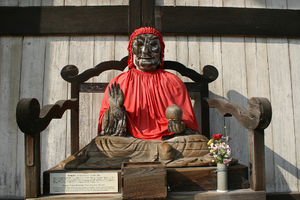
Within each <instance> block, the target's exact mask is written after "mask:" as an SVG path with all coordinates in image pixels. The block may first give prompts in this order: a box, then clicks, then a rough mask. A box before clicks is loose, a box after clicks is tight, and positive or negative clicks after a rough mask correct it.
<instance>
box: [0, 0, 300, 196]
mask: <svg viewBox="0 0 300 200" xmlns="http://www.w3.org/2000/svg"><path fill="white" fill-rule="evenodd" d="M20 2H21V3H20ZM40 2H41V1H24V0H19V1H14V0H7V1H4V0H2V1H0V3H1V5H3V6H6V5H11V6H18V5H20V6H21V5H22V6H36V5H41V4H40ZM72 2H73V1H72ZM74 2H75V1H74ZM89 2H90V5H92V3H93V4H94V5H98V3H99V2H102V3H103V4H105V2H106V3H107V5H108V4H110V3H115V1H113V2H110V1H99V0H97V1H96V0H87V5H88V3H89ZM224 2H225V1H224ZM276 2H277V6H276V7H275V6H274V5H275V3H276ZM286 2H287V4H286ZM51 3H53V4H55V5H62V3H63V1H62V0H55V1H52V0H50V1H48V2H44V1H42V5H51ZM117 3H118V2H117ZM117 3H116V4H117ZM157 3H160V4H161V5H163V4H164V5H170V6H174V5H179V4H180V0H177V1H175V0H165V1H157ZM176 3H178V4H176ZM267 3H268V7H267V8H268V9H272V8H284V9H285V8H286V5H288V8H289V9H299V8H300V6H299V4H300V3H299V1H298V0H287V1H285V0H284V1H274V0H270V1H267ZM74 4H75V3H74ZM119 5H120V4H119ZM199 5H201V6H211V5H212V6H223V1H222V0H200V1H199ZM272 5H273V6H272ZM283 5H285V6H283ZM195 6H197V5H195ZM232 6H236V5H233V4H232ZM254 6H255V7H257V8H266V3H265V1H264V0H255V1H254V0H246V1H245V7H249V8H250V7H254ZM105 37H107V40H106V41H107V43H114V45H113V46H116V47H117V48H119V47H120V45H119V43H120V42H122V44H123V45H121V46H122V47H121V48H124V47H125V48H126V46H127V42H126V41H127V37H126V36H123V37H124V38H123V37H121V36H120V37H119V36H118V37H115V36H105ZM52 38H56V37H52ZM63 38H66V40H68V38H69V37H63ZM96 38H98V39H96ZM96 38H95V49H98V50H97V53H96V50H94V56H93V57H94V58H93V60H94V61H93V65H91V66H87V67H92V66H94V64H96V63H99V62H101V61H104V60H102V59H101V60H100V59H99V60H98V58H97V56H100V55H101V56H102V54H103V52H102V51H101V49H102V47H100V46H101V45H100V46H99V47H97V46H98V44H97V42H96V41H97V40H99V39H100V38H102V36H97V37H96ZM118 38H122V40H121V39H118ZM174 38H175V39H174ZM177 38H179V37H176V36H167V37H165V41H166V44H167V47H166V50H167V52H166V60H176V59H177V45H178V43H177ZM188 38H189V37H188ZM188 38H187V39H186V41H185V42H186V43H188V42H189V41H188ZM222 38H223V37H212V41H213V42H214V43H213V44H211V43H210V37H208V38H205V37H199V39H197V40H199V41H198V42H199V46H200V64H201V65H200V66H201V67H202V66H203V65H205V64H213V65H214V66H216V67H217V68H218V70H219V72H220V75H219V78H218V79H217V81H216V82H215V83H213V86H212V85H211V91H212V92H214V93H215V94H216V95H220V96H226V93H225V94H223V81H228V79H230V78H229V77H227V75H226V74H225V75H226V76H223V73H221V71H223V64H222V63H223V60H222V54H223V52H222V46H223V43H222ZM25 40H26V41H28V40H29V39H28V38H27V37H26V38H25ZM35 40H37V38H35ZM50 40H52V39H50ZM235 40H236V41H237V42H238V39H235ZM1 41H5V43H11V44H13V43H15V42H14V41H17V42H16V44H17V45H16V46H15V48H14V49H13V48H11V47H10V45H9V46H8V48H6V47H5V50H6V51H9V52H12V53H11V55H8V56H5V57H6V59H4V61H3V59H1V61H0V62H1V67H2V68H1V69H4V68H5V70H6V71H7V70H8V68H7V67H8V66H12V65H11V64H7V62H8V60H11V61H14V62H17V61H18V60H19V62H21V60H32V62H33V64H32V65H34V66H36V67H39V68H44V67H45V72H46V70H50V69H47V68H49V66H48V64H46V65H40V63H44V62H43V61H40V60H39V59H42V60H43V58H41V57H39V58H35V56H38V54H35V53H32V54H30V53H25V52H24V54H23V55H21V54H22V53H17V54H15V53H14V52H15V50H16V51H19V52H20V51H21V52H22V48H26V49H28V47H25V46H26V44H25V43H24V44H22V38H21V37H19V38H17V37H12V38H7V37H2V38H1ZM276 41H277V40H274V39H266V38H253V37H246V38H245V59H246V75H247V80H246V83H247V95H246V96H247V98H249V97H252V96H264V95H267V91H269V90H272V91H273V97H275V98H277V100H276V102H277V103H275V102H273V101H274V100H273V99H271V100H272V105H273V108H274V110H277V109H278V107H281V105H283V106H286V105H285V104H286V102H292V105H293V106H292V107H290V108H289V111H291V112H292V111H293V113H292V116H290V113H288V116H289V119H291V121H290V122H284V124H285V125H283V124H282V123H281V121H279V120H278V119H276V118H275V119H273V120H274V121H273V123H274V124H278V125H275V126H273V125H272V126H270V127H269V128H268V129H267V130H266V134H265V144H266V150H265V152H266V169H267V170H266V178H267V179H266V181H267V191H270V192H271V191H279V190H291V189H293V190H296V189H297V188H296V187H298V189H297V190H298V191H299V189H300V188H299V185H300V184H299V179H300V177H299V173H298V176H297V175H296V174H295V173H294V172H297V169H299V166H300V163H299V160H300V159H299V154H298V153H297V150H298V146H299V128H298V124H299V116H298V114H297V110H299V109H298V104H299V103H298V99H299V97H298V95H299V91H298V89H299V87H298V86H297V85H299V84H298V82H299V81H298V79H299V73H300V72H299V71H298V69H299V67H298V66H299V61H298V57H299V56H298V55H299V46H300V44H299V40H298V39H288V40H284V42H283V43H282V44H281V46H280V45H279V47H277V48H276V49H277V50H278V49H279V50H280V49H281V48H282V46H286V45H287V47H284V48H285V51H287V52H289V54H288V53H284V54H281V53H279V52H278V53H275V55H273V54H274V53H273V52H276V51H277V50H276V49H275V50H272V49H273V45H276ZM280 41H281V40H280ZM239 42H242V41H239ZM272 42H274V44H272ZM20 43H21V44H20ZM100 43H102V41H100ZM242 43H243V42H242ZM47 45H48V41H46V46H45V48H46V52H47V48H48V46H47ZM170 45H171V46H170ZM211 45H213V48H212V47H211ZM13 46H14V45H13ZM107 46H110V45H106V46H105V48H109V49H110V48H112V47H111V46H110V47H107ZM35 48H38V51H43V50H42V47H38V45H37V46H36V47H35ZM228 48H234V45H233V44H232V45H231V44H230V45H228ZM240 49H241V52H240V54H243V51H244V50H243V48H240ZM279 50H278V51H279ZM25 51H28V50H25ZM55 51H57V53H58V54H59V53H62V52H58V50H55ZM109 51H116V50H111V49H110V50H109ZM122 51H123V52H121V53H123V54H124V55H126V49H124V50H122ZM104 53H105V54H106V53H107V52H106V51H104ZM121 53H120V54H121ZM109 54H110V55H114V53H109ZM212 54H213V59H211V57H212ZM270 54H271V55H270ZM124 55H122V56H124ZM183 55H185V56H187V55H186V54H183ZM45 56H47V53H45ZM68 56H70V53H68ZM104 57H105V58H107V60H110V59H111V58H110V56H108V55H104ZM223 57H224V56H223ZM269 57H272V58H274V59H275V58H276V57H279V58H281V59H282V58H283V57H287V58H286V59H287V60H289V62H285V64H283V66H284V67H285V68H289V67H290V76H291V78H290V81H291V82H290V84H292V85H291V89H290V92H289V93H288V95H291V96H285V95H286V93H287V92H286V91H284V92H283V96H282V92H281V91H277V94H278V93H279V95H278V96H277V95H276V96H275V94H274V91H276V90H278V89H277V88H278V87H281V86H278V84H281V83H283V84H284V85H287V84H289V83H288V82H287V81H288V79H281V80H282V81H281V82H279V81H276V76H277V75H278V76H279V77H281V72H280V71H279V70H277V68H278V63H277V62H276V61H269ZM8 58H11V59H8ZM12 58H14V59H12ZM113 59H115V58H113ZM180 59H182V60H186V61H185V62H186V63H187V62H189V61H188V59H186V58H180ZM233 59H234V58H233ZM33 60H34V61H33ZM97 60H98V61H97ZM211 60H212V61H211ZM26 62H29V61H26ZM26 62H25V61H23V63H24V64H23V65H22V68H24V69H22V70H24V71H26V70H30V69H29V68H27V66H28V64H25V63H26ZM211 62H218V63H219V64H217V63H211ZM270 62H271V63H270ZM2 63H5V64H4V65H2ZM66 64H68V63H62V62H61V63H58V65H57V67H58V68H59V67H62V66H64V65H66ZM70 64H71V63H70ZM20 65H21V64H20ZM52 66H53V65H51V68H52ZM3 67H4V68H3ZM79 67H80V66H79ZM271 68H272V69H271ZM51 70H52V69H51ZM59 70H60V69H59ZM270 70H272V77H273V80H275V81H274V82H272V84H270V83H269V76H270V75H268V74H269V72H270ZM26 73H27V72H26ZM26 73H25V74H26ZM46 73H48V72H46ZM46 73H45V74H46ZM51 73H52V72H51ZM284 73H287V72H286V71H285V72H284ZM13 74H14V75H13V77H11V78H9V84H13V83H15V84H17V85H19V84H18V83H17V80H16V76H15V74H17V73H16V72H15V71H14V73H13ZM53 74H54V72H53ZM114 75H115V74H112V75H111V76H114ZM0 76H1V75H0ZM39 76H41V74H40V75H39ZM57 76H58V77H57V78H58V79H60V77H59V74H57ZM238 76H240V74H239V73H237V75H236V76H233V77H232V78H233V79H235V78H236V77H238ZM222 77H223V78H222ZM274 77H275V78H274ZM285 77H286V75H285ZM45 78H46V76H45ZM21 79H23V81H25V79H26V77H24V76H21ZM27 79H28V76H27ZM100 79H102V77H101V78H100ZM107 79H108V78H107ZM107 79H105V80H107ZM0 80H1V81H3V80H2V79H1V78H0ZM25 82H27V81H25ZM44 82H45V81H43V84H44ZM52 84H54V83H52ZM35 87H40V85H39V84H33V85H32V89H31V88H28V87H27V88H28V89H26V88H25V87H24V88H23V92H22V94H24V96H23V97H29V96H28V95H30V91H31V90H34V88H35ZM57 87H58V88H60V87H61V86H60V85H57ZM42 88H43V90H41V91H44V92H48V91H46V88H45V86H42ZM229 89H233V88H229ZM2 91H3V90H2V89H1V92H2ZM15 92H16V91H15ZM238 92H240V91H238ZM26 93H28V95H25V94H26ZM269 93H270V92H269ZM5 94H6V93H3V96H4V95H5ZM55 95H56V94H55ZM269 95H270V94H269ZM31 96H34V97H36V96H35V95H31ZM31 96H30V97H31ZM42 96H43V98H44V96H47V94H43V95H42ZM51 96H52V94H51V95H49V96H48V98H49V99H48V100H49V102H50V98H51ZM6 97H7V96H6V95H5V97H2V95H1V98H4V99H5V101H7V99H6ZM265 97H268V96H265ZM291 98H293V99H292V100H291ZM94 99H96V100H94ZM97 99H98V97H96V98H94V97H93V102H99V101H98V100H97ZM48 100H45V101H48ZM53 100H54V101H56V100H58V99H55V98H54V97H53ZM51 102H52V103H53V101H52V100H51ZM51 102H50V103H51ZM236 103H240V102H236ZM1 104H2V105H3V107H5V105H7V104H5V102H4V103H3V102H2V100H1ZM93 105H94V103H93ZM97 107H98V105H95V106H94V108H93V110H95V111H94V112H95V113H94V114H93V118H94V119H93V123H94V125H93V126H95V124H96V123H97V122H94V120H95V118H97V113H96V112H98V111H99V108H97ZM7 109H8V108H7ZM9 112H10V114H9V115H11V116H13V115H14V114H15V110H14V109H9ZM286 112H287V111H284V113H286ZM278 113H279V114H280V115H283V114H284V113H283V114H282V113H281V112H278ZM284 115H285V114H284ZM283 118H285V117H284V116H283ZM220 120H221V121H222V118H220ZM285 120H286V119H284V120H283V121H285ZM13 121H14V120H11V123H13ZM55 121H56V120H55ZM2 122H4V121H2ZM52 123H53V124H54V126H55V124H56V122H52ZM286 123H288V124H286ZM211 124H212V125H211V129H212V133H216V132H217V131H220V132H221V131H223V126H222V127H218V128H217V127H216V126H215V125H214V124H220V123H219V122H217V119H216V118H214V117H211ZM7 126H8V125H7ZM66 126H69V124H67V125H66ZM278 126H284V128H280V130H277V127H278ZM2 127H3V126H2V124H1V128H2ZM4 127H6V126H4ZM292 127H294V130H293V129H292ZM52 128H54V127H51V129H52ZM274 128H275V130H272V129H274ZM4 129H6V132H9V133H12V134H14V133H16V132H14V131H13V130H14V129H9V130H8V128H4ZM282 129H285V130H282ZM214 130H215V131H214ZM49 131H51V132H52V133H54V132H56V131H57V130H56V129H53V130H49ZM57 132H59V131H57ZM1 133H2V132H1ZM286 134H288V136H285V135H286ZM293 134H294V136H292V135H293ZM49 137H50V135H49ZM283 137H291V138H292V137H295V138H296V139H295V141H291V142H292V143H291V144H292V146H294V147H295V148H294V150H292V148H291V145H290V144H289V142H288V141H285V140H283ZM9 138H10V139H9V141H11V142H12V144H13V145H16V146H17V147H13V145H12V146H11V149H13V148H17V150H16V152H17V153H16V154H17V155H16V160H17V161H16V162H15V161H14V160H15V159H14V156H12V157H11V159H9V158H6V157H1V159H0V163H1V164H0V166H3V168H2V169H3V171H9V170H10V169H9V167H10V166H16V168H17V172H16V173H17V175H16V177H15V178H13V177H12V179H11V180H9V181H8V185H6V186H5V187H1V189H0V196H5V197H6V196H10V197H12V196H22V195H23V180H24V179H23V178H22V177H23V176H24V171H23V168H24V166H23V163H24V161H23V159H24V157H23V154H24V147H23V140H24V139H23V135H22V134H19V133H18V140H17V141H15V143H13V141H12V140H11V138H12V136H9ZM67 138H69V137H67ZM273 140H276V143H275V142H273ZM282 140H283V141H282ZM4 141H6V140H3V141H2V140H1V141H0V148H2V147H3V149H6V147H7V146H8V145H7V144H6V143H5V142H4ZM236 142H239V140H238V141H236ZM282 142H284V144H285V145H283V146H282V147H279V146H278V145H281V143H282ZM293 142H294V143H295V144H293ZM286 146H288V147H289V148H290V149H288V150H287V151H286V150H285V148H283V147H286ZM68 149H69V147H68V148H67V152H69V153H70V150H68ZM51 150H53V149H51ZM279 150H280V151H279ZM11 151H12V152H13V151H14V150H11ZM45 152H46V151H45ZM294 152H296V153H294ZM49 153H50V152H49ZM69 153H67V154H69ZM278 153H280V155H281V158H279V159H277V160H276V162H275V163H274V158H276V157H277V156H276V154H277V155H278ZM288 154H289V155H288ZM291 154H293V155H294V158H295V159H296V160H293V159H294V158H292V156H290V155H291ZM277 158H278V157H277ZM50 160H52V158H50ZM290 160H292V162H290ZM51 162H52V161H51ZM8 163H12V165H9V167H8ZM42 164H43V163H42ZM278 166H279V169H278ZM282 166H284V167H286V166H287V167H288V168H287V169H288V171H286V170H285V169H283V168H282ZM276 167H277V171H279V172H281V171H284V172H285V174H284V175H283V176H282V175H280V174H278V173H277V171H276V174H275V168H276ZM275 176H277V178H276V180H275ZM0 177H1V180H4V175H3V174H0ZM13 179H14V180H17V181H12V180H13ZM6 180H8V179H6ZM279 180H282V181H283V182H286V183H287V185H285V186H281V183H280V181H279ZM295 183H297V184H298V186H297V184H295ZM276 185H277V186H276ZM290 185H292V186H291V187H290ZM7 188H10V189H8V190H7Z"/></svg>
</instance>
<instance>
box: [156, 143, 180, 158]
mask: <svg viewBox="0 0 300 200" xmlns="http://www.w3.org/2000/svg"><path fill="white" fill-rule="evenodd" d="M175 157H176V150H175V149H174V148H173V147H172V146H171V145H170V144H168V143H166V142H163V143H161V144H160V146H159V158H160V160H174V159H175Z"/></svg>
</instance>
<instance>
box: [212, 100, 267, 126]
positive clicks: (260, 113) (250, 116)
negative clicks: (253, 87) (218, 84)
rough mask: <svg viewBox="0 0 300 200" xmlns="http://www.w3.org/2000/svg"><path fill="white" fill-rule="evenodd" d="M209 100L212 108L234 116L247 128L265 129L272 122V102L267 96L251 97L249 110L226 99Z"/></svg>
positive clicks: (224, 114)
mask: <svg viewBox="0 0 300 200" xmlns="http://www.w3.org/2000/svg"><path fill="white" fill-rule="evenodd" d="M207 102H208V105H209V107H210V108H216V109H218V110H219V112H220V113H221V114H222V115H223V116H228V115H232V116H234V117H235V118H236V120H237V121H238V122H239V123H240V124H241V125H242V126H243V127H245V128H247V129H251V130H254V129H265V128H267V127H268V126H269V124H270V122H271V118H272V108H271V103H270V101H269V100H268V99H266V98H261V97H253V98H251V99H250V100H249V102H248V110H247V109H245V108H244V107H242V106H240V105H238V104H233V103H230V102H228V101H226V100H225V99H207Z"/></svg>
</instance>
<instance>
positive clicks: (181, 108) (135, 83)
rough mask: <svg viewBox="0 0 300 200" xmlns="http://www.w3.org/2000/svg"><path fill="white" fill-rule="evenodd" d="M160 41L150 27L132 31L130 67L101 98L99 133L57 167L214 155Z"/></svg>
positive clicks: (197, 160)
mask: <svg viewBox="0 0 300 200" xmlns="http://www.w3.org/2000/svg"><path fill="white" fill-rule="evenodd" d="M164 48H165V45H164V42H163V38H162V35H161V34H160V33H159V32H158V31H157V30H156V29H154V28H150V27H142V28H139V29H136V30H135V31H134V32H133V33H132V35H131V36H130V40H129V45H128V52H129V58H128V67H129V70H128V71H126V72H123V73H122V74H120V75H118V76H117V77H115V78H113V79H112V80H111V81H110V83H109V85H108V87H107V88H106V91H105V93H104V97H103V100H102V104H101V108H100V115H99V126H98V136H97V137H96V138H94V139H93V140H92V141H91V142H90V143H89V144H88V145H87V146H86V147H84V148H83V149H81V150H79V151H78V152H77V153H75V154H74V155H72V156H70V157H69V158H67V159H66V160H64V161H63V162H61V163H60V164H59V165H58V166H57V167H59V168H64V169H91V168H92V169H102V168H120V167H121V164H122V162H125V161H126V162H128V161H129V162H130V161H132V162H138V161H143V162H145V161H147V162H151V161H160V162H161V163H162V164H164V165H165V166H170V167H183V166H205V165H210V164H211V161H212V157H211V156H210V155H209V149H208V146H207V142H208V139H207V138H206V137H205V136H204V135H202V134H200V133H199V130H198V125H197V121H196V117H195V114H194V111H193V107H192V104H191V101H190V98H189V95H188V92H187V89H186V87H185V84H184V83H183V82H182V81H181V80H180V79H179V78H178V77H177V76H176V75H174V74H172V73H170V72H167V71H165V70H164V61H163V58H164Z"/></svg>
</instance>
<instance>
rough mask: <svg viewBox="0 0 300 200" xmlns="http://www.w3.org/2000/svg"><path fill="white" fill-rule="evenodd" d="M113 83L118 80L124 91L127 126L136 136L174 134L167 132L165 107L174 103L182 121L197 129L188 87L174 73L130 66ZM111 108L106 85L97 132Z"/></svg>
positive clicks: (155, 138) (146, 136) (160, 137)
mask: <svg viewBox="0 0 300 200" xmlns="http://www.w3.org/2000/svg"><path fill="white" fill-rule="evenodd" d="M113 82H117V83H119V84H120V88H121V89H122V90H123V92H124V96H125V100H124V106H125V109H126V115H127V116H126V117H127V128H128V130H129V132H130V133H131V134H132V136H133V137H136V138H140V139H147V140H161V139H162V136H164V135H171V134H172V133H171V132H169V131H168V126H167V123H168V120H167V119H166V117H165V110H166V108H167V107H168V106H170V105H173V104H176V105H178V106H179V107H180V108H181V109H182V110H183V117H182V120H183V121H184V122H185V124H186V126H187V127H189V128H191V129H193V130H196V131H198V125H197V121H196V117H195V114H194V111H193V108H192V105H191V101H190V98H189V95H188V92H187V89H186V87H185V85H184V83H183V82H182V81H181V80H180V79H179V78H178V77H177V76H175V75H174V74H171V73H169V72H167V71H165V70H163V69H157V70H155V71H153V72H143V71H139V70H137V69H135V68H131V69H130V70H128V71H127V72H124V73H122V74H120V75H119V76H117V77H115V78H114V79H113V80H111V81H110V84H111V83H113ZM110 84H109V85H110ZM108 108H109V103H108V88H106V91H105V93H104V97H103V100H102V104H101V109H100V117H99V126H98V133H100V131H101V130H100V129H101V123H102V118H103V115H104V113H105V111H106V110H108ZM198 132H199V131H198Z"/></svg>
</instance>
